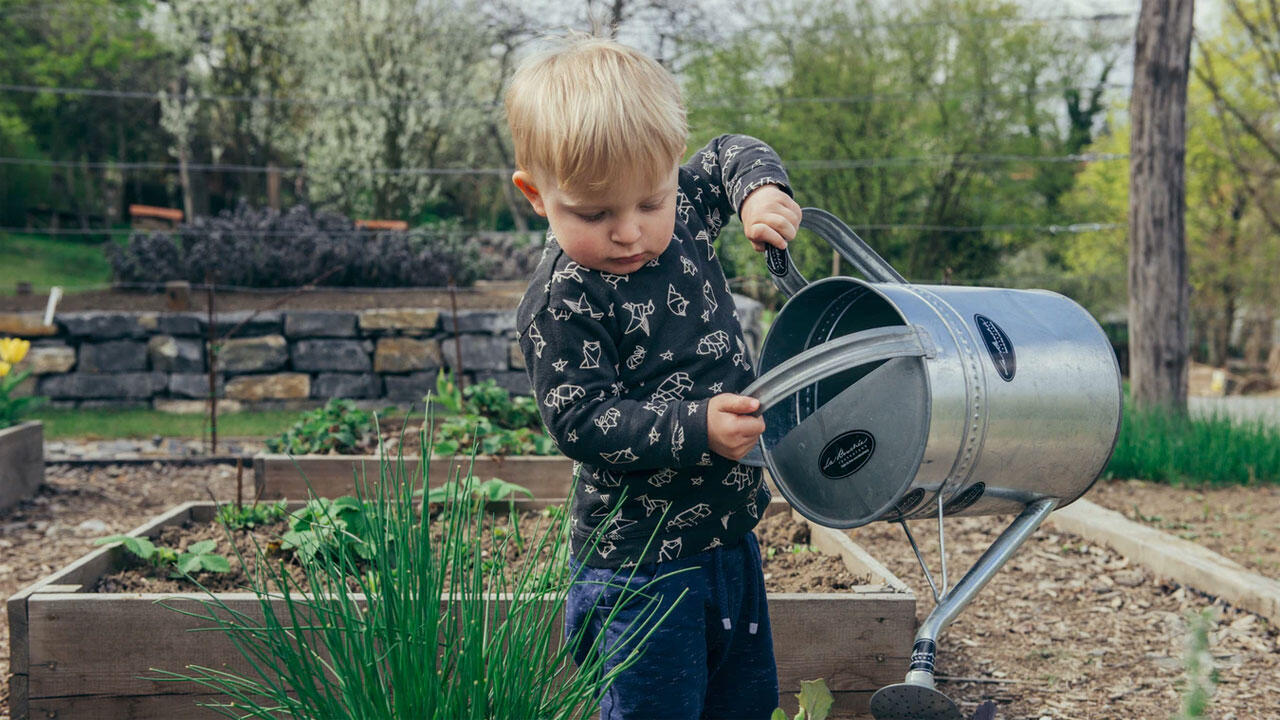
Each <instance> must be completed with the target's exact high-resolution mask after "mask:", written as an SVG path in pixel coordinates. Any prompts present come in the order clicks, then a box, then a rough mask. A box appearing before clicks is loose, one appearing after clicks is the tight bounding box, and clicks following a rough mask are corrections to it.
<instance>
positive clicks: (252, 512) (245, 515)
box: [217, 500, 289, 530]
mask: <svg viewBox="0 0 1280 720" xmlns="http://www.w3.org/2000/svg"><path fill="white" fill-rule="evenodd" d="M286 503H287V501H285V500H281V501H279V502H273V503H267V504H265V505H259V504H257V503H254V504H253V505H235V504H232V503H228V504H226V505H219V506H218V515H217V520H218V522H219V523H221V524H222V525H224V526H225V527H226V528H227V529H228V530H240V529H242V528H254V527H257V526H259V525H270V524H271V523H274V522H278V521H280V520H283V519H284V518H285V517H287V516H288V514H289V510H288V509H287V505H286Z"/></svg>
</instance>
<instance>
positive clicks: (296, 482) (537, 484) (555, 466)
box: [253, 454, 573, 500]
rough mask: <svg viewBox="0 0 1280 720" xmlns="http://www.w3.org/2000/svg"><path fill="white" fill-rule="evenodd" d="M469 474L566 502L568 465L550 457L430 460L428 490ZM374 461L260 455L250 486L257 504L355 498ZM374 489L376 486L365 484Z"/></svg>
mask: <svg viewBox="0 0 1280 720" xmlns="http://www.w3.org/2000/svg"><path fill="white" fill-rule="evenodd" d="M418 465H419V458H417V457H413V458H408V457H406V458H404V468H405V475H407V476H410V477H413V476H416V475H417V473H418ZM468 468H470V469H471V472H472V474H473V475H475V477H476V478H478V479H480V480H487V479H489V478H491V477H498V478H502V479H503V480H506V481H508V482H513V483H517V484H519V485H522V486H524V487H525V488H527V489H529V491H530V492H532V493H533V496H534V497H535V498H559V499H563V498H565V497H567V496H568V494H569V488H570V486H571V485H572V483H573V461H572V460H570V459H569V458H566V457H563V456H559V455H553V456H545V457H530V456H525V457H515V456H512V457H495V456H490V455H480V456H477V457H476V458H475V463H474V465H472V463H471V458H469V457H457V458H433V459H432V461H431V465H430V467H429V468H428V475H427V479H428V484H429V485H430V486H431V487H438V486H440V485H442V484H443V483H444V482H446V481H447V480H449V479H450V477H452V476H453V475H454V474H455V473H457V472H459V471H462V472H465V471H466V470H467V469H468ZM378 473H379V459H378V457H377V456H374V455H299V456H295V457H290V456H288V455H270V454H263V455H258V456H256V457H254V459H253V475H254V485H255V487H256V492H257V495H258V497H259V498H261V499H263V500H280V499H282V498H289V499H295V500H296V499H305V498H307V497H308V496H309V495H310V494H311V492H313V491H314V493H315V494H316V495H317V496H319V497H339V496H342V495H353V494H355V478H356V477H357V476H359V477H363V478H367V479H368V480H369V481H376V480H377V478H378ZM371 484H376V482H371Z"/></svg>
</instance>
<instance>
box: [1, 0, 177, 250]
mask: <svg viewBox="0 0 1280 720" xmlns="http://www.w3.org/2000/svg"><path fill="white" fill-rule="evenodd" d="M152 7H153V3H152V2H151V0H67V1H66V2H59V3H45V4H40V5H32V4H28V3H22V2H18V1H16V0H0V37H4V42H2V43H0V82H4V83H8V84H13V85H27V86H36V87H52V88H64V87H71V88H85V87H87V88H97V89H103V90H136V89H137V88H139V87H155V86H156V85H157V79H158V78H159V77H161V75H162V74H163V71H164V67H165V63H166V61H167V59H166V55H165V52H164V50H163V49H162V48H161V47H160V45H159V44H158V43H157V42H156V40H155V37H154V35H153V34H152V33H151V31H150V30H149V29H147V28H146V27H145V22H144V21H145V18H147V17H148V16H149V14H150V12H151V10H152ZM6 96H7V97H5V98H4V100H3V101H0V117H7V118H8V120H7V121H6V122H5V127H4V129H3V131H0V132H2V133H3V136H4V138H5V139H4V140H2V141H0V142H5V143H7V144H8V145H9V147H10V148H11V149H13V150H14V151H15V152H16V153H17V154H19V155H24V156H26V157H30V158H33V159H34V158H37V157H40V156H43V157H44V158H50V159H55V160H70V161H73V162H75V161H80V162H86V163H106V164H107V165H106V166H93V167H83V166H75V165H71V166H65V167H54V168H50V169H47V170H36V169H32V168H31V167H30V166H27V167H25V168H21V167H17V166H14V168H13V169H11V168H6V170H5V173H4V174H5V175H6V176H9V177H10V178H13V182H14V183H15V184H20V185H21V186H23V187H24V188H26V190H25V192H30V193H31V195H30V196H29V197H28V198H27V199H25V200H24V199H20V197H21V196H14V197H9V200H8V205H9V209H8V211H7V212H8V214H9V215H10V217H13V216H14V215H16V214H19V213H21V212H24V211H25V210H27V209H28V208H27V207H25V205H26V204H27V203H34V202H43V201H48V202H51V203H52V204H53V205H54V207H53V209H54V210H57V211H62V212H64V213H69V214H71V215H73V216H74V217H75V218H76V220H77V221H78V223H79V224H80V225H81V226H82V227H89V226H91V225H101V224H102V222H103V220H104V219H105V220H107V221H112V220H116V219H118V218H119V216H120V211H121V210H122V205H123V195H124V192H123V191H124V183H125V180H126V174H125V173H124V172H123V171H121V170H119V169H117V168H112V167H110V163H112V162H113V161H131V160H141V159H150V158H153V157H154V154H155V152H156V151H157V150H158V148H159V147H161V143H162V140H163V135H162V133H161V132H160V131H159V130H158V128H156V123H155V113H156V107H155V104H154V103H148V102H139V101H136V100H132V99H127V98H116V97H100V96H94V95H83V94H72V95H68V94H60V93H57V92H53V91H46V92H34V93H33V92H10V93H6ZM22 126H25V131H23V130H22V129H21V127H22ZM15 145H16V146H17V147H16V148H15ZM24 148H25V149H24ZM11 172H12V173H13V174H12V175H11V174H10V173H11ZM19 177H25V181H24V182H21V183H19V182H18V180H17V179H18V178H19ZM46 177H47V178H48V180H49V186H48V192H47V194H46V193H45V192H44V190H43V187H42V186H41V180H42V178H46ZM128 177H130V178H132V179H133V180H134V181H135V183H139V184H140V183H141V182H142V178H141V176H136V175H133V174H132V173H131V174H130V175H129V176H128ZM6 182H9V181H8V180H6ZM27 183H30V184H29V185H28V184H27ZM137 187H138V185H135V190H136V188H137ZM18 205H23V206H24V207H23V208H21V210H20V209H19V208H18V207H17V206H18Z"/></svg>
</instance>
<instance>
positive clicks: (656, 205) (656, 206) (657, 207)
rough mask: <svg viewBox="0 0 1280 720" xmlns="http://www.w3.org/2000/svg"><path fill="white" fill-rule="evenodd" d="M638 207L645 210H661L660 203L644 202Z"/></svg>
mask: <svg viewBox="0 0 1280 720" xmlns="http://www.w3.org/2000/svg"><path fill="white" fill-rule="evenodd" d="M640 209H641V210H643V211H645V212H653V211H654V210H661V209H662V203H645V204H644V205H641V206H640Z"/></svg>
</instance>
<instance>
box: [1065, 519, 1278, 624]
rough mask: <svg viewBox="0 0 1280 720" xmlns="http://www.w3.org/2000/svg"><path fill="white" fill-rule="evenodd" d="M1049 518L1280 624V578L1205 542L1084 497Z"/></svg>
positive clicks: (1161, 573) (1158, 572)
mask: <svg viewBox="0 0 1280 720" xmlns="http://www.w3.org/2000/svg"><path fill="white" fill-rule="evenodd" d="M1048 522H1049V523H1051V524H1052V525H1053V526H1055V527H1057V528H1058V529H1059V530H1065V531H1067V532H1070V533H1075V534H1076V535H1079V536H1080V537H1083V538H1085V539H1086V540H1088V541H1090V542H1096V543H1102V544H1103V545H1107V546H1109V547H1111V548H1112V549H1114V550H1115V551H1116V552H1118V553H1120V554H1121V555H1124V556H1125V557H1127V558H1129V559H1130V560H1133V561H1134V562H1137V563H1139V564H1140V565H1143V566H1144V567H1146V568H1147V569H1148V570H1150V571H1151V572H1153V573H1155V574H1156V576H1157V577H1167V578H1171V579H1173V580H1175V581H1177V582H1179V583H1182V584H1183V585H1188V586H1190V587H1193V588H1195V589H1197V590H1200V591H1202V592H1206V593H1209V594H1210V595H1215V596H1217V597H1220V598H1222V599H1223V600H1226V601H1227V602H1229V603H1231V604H1232V605H1235V606H1236V607H1238V608H1242V609H1244V610H1248V611H1249V612H1254V613H1257V614H1259V615H1261V616H1262V617H1264V618H1266V619H1268V620H1270V621H1271V622H1272V623H1280V581H1276V580H1273V579H1271V578H1269V577H1265V576H1263V575H1259V574H1258V573H1255V572H1250V571H1249V570H1248V569H1246V568H1245V567H1244V566H1243V565H1240V564H1239V563H1237V562H1235V561H1234V560H1231V559H1229V558H1225V557H1223V556H1221V555H1219V554H1218V553H1216V552H1214V551H1212V550H1210V549H1209V548H1206V547H1204V546H1203V545H1199V544H1197V543H1194V542H1191V541H1189V540H1183V539H1182V538H1180V537H1175V536H1173V535H1170V534H1169V533H1166V532H1162V531H1160V530H1156V529H1155V528H1152V527H1148V526H1146V525H1142V524H1141V523H1136V522H1133V521H1132V520H1130V519H1128V518H1126V517H1125V516H1124V515H1121V514H1120V513H1118V512H1116V511H1115V510H1109V509H1107V508H1104V507H1101V506H1099V505H1096V504H1094V503H1092V502H1089V501H1088V500H1084V499H1081V500H1077V501H1075V502H1074V503H1071V505H1069V506H1067V507H1064V508H1062V509H1061V510H1058V511H1057V512H1054V513H1053V514H1051V515H1049V518H1048Z"/></svg>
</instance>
